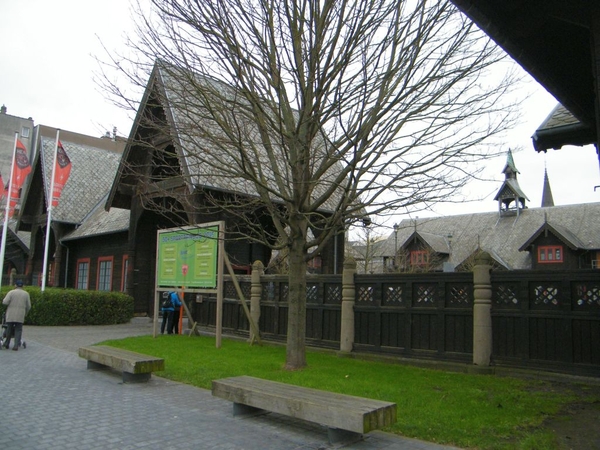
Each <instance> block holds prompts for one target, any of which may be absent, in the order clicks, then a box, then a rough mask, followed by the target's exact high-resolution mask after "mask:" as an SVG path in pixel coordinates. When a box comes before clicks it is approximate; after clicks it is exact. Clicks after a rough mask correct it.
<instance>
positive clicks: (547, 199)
mask: <svg viewBox="0 0 600 450" xmlns="http://www.w3.org/2000/svg"><path fill="white" fill-rule="evenodd" d="M546 206H554V199H553V198H552V189H550V180H549V179H548V169H546V168H544V190H543V192H542V208H544V207H546Z"/></svg>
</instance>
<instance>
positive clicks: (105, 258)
mask: <svg viewBox="0 0 600 450" xmlns="http://www.w3.org/2000/svg"><path fill="white" fill-rule="evenodd" d="M108 261H110V277H109V280H108V290H107V291H106V292H110V291H112V281H113V275H114V273H115V264H114V257H112V256H101V257H100V258H98V268H97V269H96V290H97V291H99V290H100V269H101V267H102V263H103V262H108Z"/></svg>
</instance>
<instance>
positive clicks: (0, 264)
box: [0, 131, 19, 286]
mask: <svg viewBox="0 0 600 450" xmlns="http://www.w3.org/2000/svg"><path fill="white" fill-rule="evenodd" d="M18 139H19V132H18V131H15V146H14V148H13V155H12V163H11V164H10V178H9V179H8V195H7V196H6V208H5V209H4V226H3V227H2V242H1V243H0V286H2V275H3V273H4V253H5V252H6V231H7V228H8V215H9V212H10V196H11V193H12V184H13V179H12V178H13V171H14V170H15V155H16V154H17V140H18ZM2 188H4V187H2Z"/></svg>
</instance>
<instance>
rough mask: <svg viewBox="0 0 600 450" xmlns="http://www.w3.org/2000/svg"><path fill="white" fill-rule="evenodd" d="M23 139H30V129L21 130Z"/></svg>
mask: <svg viewBox="0 0 600 450" xmlns="http://www.w3.org/2000/svg"><path fill="white" fill-rule="evenodd" d="M21 137H22V138H28V137H29V127H23V128H21Z"/></svg>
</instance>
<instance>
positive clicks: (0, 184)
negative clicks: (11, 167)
mask: <svg viewBox="0 0 600 450" xmlns="http://www.w3.org/2000/svg"><path fill="white" fill-rule="evenodd" d="M6 194H8V187H6V186H5V185H4V180H3V179H2V174H1V173H0V201H2V200H4V197H6Z"/></svg>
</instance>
